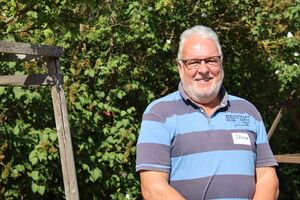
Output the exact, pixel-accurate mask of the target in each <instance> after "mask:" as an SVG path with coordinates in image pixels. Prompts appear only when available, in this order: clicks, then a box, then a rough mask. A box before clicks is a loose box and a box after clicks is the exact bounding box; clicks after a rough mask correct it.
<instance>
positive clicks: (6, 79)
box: [0, 74, 62, 86]
mask: <svg viewBox="0 0 300 200" xmlns="http://www.w3.org/2000/svg"><path fill="white" fill-rule="evenodd" d="M57 81H58V82H62V76H61V75H60V74H51V75H50V74H31V75H5V76H0V86H39V85H54V84H55V83H56V82H57Z"/></svg>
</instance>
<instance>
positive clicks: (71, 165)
mask: <svg viewBox="0 0 300 200" xmlns="http://www.w3.org/2000/svg"><path fill="white" fill-rule="evenodd" d="M47 67H48V71H49V74H50V75H52V74H53V75H55V74H60V67H59V61H58V60H57V59H52V58H50V59H49V60H48V61H47ZM51 94H52V101H53V108H54V115H55V124H56V129H57V134H58V143H59V153H60V160H61V165H62V172H63V178H64V187H65V195H66V199H67V200H69V199H70V200H78V199H79V193H78V187H77V179H76V170H75V162H74V155H73V147H72V140H71V134H70V127H69V121H68V112H67V106H66V100H65V94H64V89H63V80H61V79H56V84H54V85H52V86H51Z"/></svg>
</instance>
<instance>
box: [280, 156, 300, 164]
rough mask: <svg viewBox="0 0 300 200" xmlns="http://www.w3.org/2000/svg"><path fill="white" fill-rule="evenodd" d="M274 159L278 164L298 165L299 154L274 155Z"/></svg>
mask: <svg viewBox="0 0 300 200" xmlns="http://www.w3.org/2000/svg"><path fill="white" fill-rule="evenodd" d="M275 159H276V160H277V162H279V163H294V164H300V154H297V153H295V154H283V155H275Z"/></svg>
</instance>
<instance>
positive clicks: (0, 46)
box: [0, 41, 64, 58]
mask: <svg viewBox="0 0 300 200" xmlns="http://www.w3.org/2000/svg"><path fill="white" fill-rule="evenodd" d="M0 52H1V53H9V54H24V55H25V54H27V55H35V56H47V57H54V58H59V57H60V56H62V55H63V54H64V49H63V48H62V47H58V46H48V45H35V44H28V43H21V42H5V41H0Z"/></svg>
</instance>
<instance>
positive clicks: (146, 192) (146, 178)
mask: <svg viewBox="0 0 300 200" xmlns="http://www.w3.org/2000/svg"><path fill="white" fill-rule="evenodd" d="M140 177H141V188H142V195H143V197H144V199H145V200H152V199H155V200H160V199H162V200H169V199H172V200H184V198H183V197H182V196H181V195H180V194H179V193H178V192H177V191H176V190H175V189H174V188H172V187H171V186H170V185H169V183H168V178H169V174H168V173H166V172H157V171H141V172H140Z"/></svg>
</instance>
